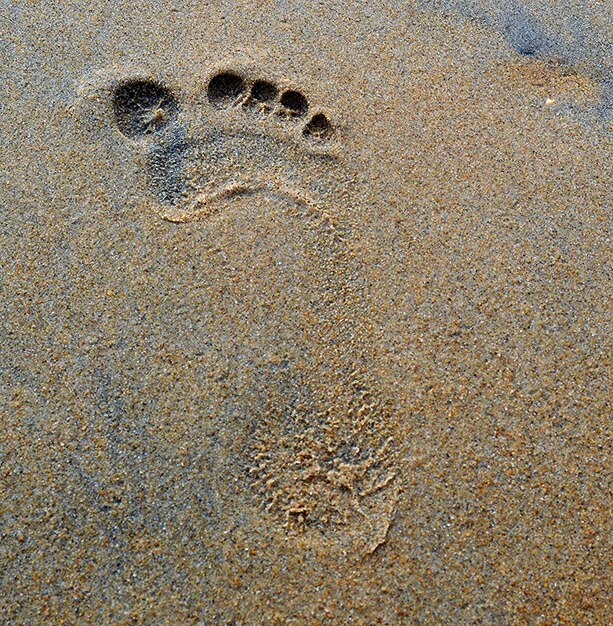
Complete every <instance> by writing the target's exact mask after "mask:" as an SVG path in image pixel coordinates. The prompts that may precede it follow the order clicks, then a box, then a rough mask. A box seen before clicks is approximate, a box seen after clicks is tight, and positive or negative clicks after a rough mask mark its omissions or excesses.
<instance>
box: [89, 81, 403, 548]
mask: <svg viewBox="0 0 613 626" xmlns="http://www.w3.org/2000/svg"><path fill="white" fill-rule="evenodd" d="M114 84H115V85H116V84H117V83H111V84H110V85H108V86H106V87H105V88H104V92H103V93H105V94H108V96H110V98H109V99H107V100H106V103H107V105H106V106H105V108H104V109H103V110H102V115H104V116H105V117H104V118H103V119H108V120H109V121H111V120H113V119H114V122H115V124H116V126H117V127H118V129H119V130H120V131H121V133H123V135H125V136H126V137H136V138H138V137H143V136H147V135H152V136H151V138H150V140H148V141H140V142H130V143H127V145H128V147H129V148H131V149H132V150H133V151H134V152H135V155H136V157H137V160H138V162H139V163H141V164H143V165H144V167H145V169H144V171H143V178H142V180H143V183H144V184H145V185H146V186H147V189H146V194H145V196H146V197H147V200H146V201H147V202H149V201H151V203H152V208H153V210H154V211H155V212H156V213H157V214H158V215H159V216H160V217H161V218H162V219H164V220H167V221H169V222H173V223H175V224H183V223H194V222H203V232H204V233H205V234H206V237H207V238H209V239H211V240H214V241H215V242H216V243H215V245H214V246H212V247H211V250H213V249H215V250H216V251H218V252H220V253H223V257H224V259H234V260H233V261H228V262H227V267H232V268H235V267H236V268H240V271H239V272H237V273H233V278H232V279H231V280H229V281H228V282H227V284H224V277H223V276H221V277H216V278H215V280H217V281H221V282H220V283H219V284H220V285H223V289H220V290H219V294H220V296H219V297H220V300H219V302H217V301H216V300H215V298H213V297H212V300H211V301H210V302H209V304H208V305H207V306H210V307H211V310H213V311H214V310H217V309H215V307H219V308H218V310H219V311H220V312H222V313H223V314H221V315H212V317H214V318H215V319H218V320H220V321H219V324H220V326H219V328H220V329H221V330H220V333H222V334H223V333H226V331H227V329H228V328H231V329H232V330H231V332H230V333H229V334H230V335H232V334H233V333H234V334H236V332H235V330H234V328H235V326H236V325H235V324H234V323H233V322H232V320H233V319H234V320H241V321H240V323H241V324H246V326H245V328H246V329H248V328H249V324H253V326H252V328H253V329H254V332H253V336H254V337H255V336H256V335H257V337H258V340H257V341H254V342H253V345H249V343H248V342H247V343H244V342H243V341H242V339H241V337H240V336H237V337H236V338H235V343H236V345H235V346H234V347H231V348H228V347H226V346H224V348H223V349H224V350H228V354H233V352H232V351H233V350H235V351H236V354H237V355H240V357H241V358H240V359H234V358H232V359H229V361H228V362H229V363H231V366H229V370H228V371H229V374H228V376H230V375H232V376H233V377H235V378H236V380H237V381H239V382H240V384H237V385H236V386H232V387H231V388H232V389H235V390H236V397H234V394H231V395H232V397H231V399H230V400H229V401H230V402H231V404H232V406H233V407H234V406H240V407H241V411H243V409H244V411H243V413H244V414H245V415H247V416H249V420H247V421H248V423H249V424H250V425H247V424H245V429H246V430H251V432H250V433H249V441H248V442H246V443H245V447H244V450H243V452H239V454H241V455H242V454H243V453H244V459H243V460H242V465H241V464H239V465H237V467H239V466H241V467H242V468H243V469H242V471H241V478H240V479H241V480H245V481H246V484H245V486H246V487H247V486H250V489H246V490H245V492H246V493H250V494H251V495H250V496H249V497H250V498H251V499H252V500H253V501H254V503H256V504H257V505H258V506H259V505H261V511H262V514H265V515H267V516H269V517H270V518H271V519H273V520H275V521H276V522H278V523H279V524H280V525H281V526H282V527H284V528H285V529H286V531H287V532H288V533H289V534H291V535H293V536H298V535H303V536H304V537H305V540H307V541H311V540H316V541H319V540H322V541H324V542H325V543H326V544H327V545H328V544H329V545H333V544H334V543H335V542H338V545H339V546H342V549H343V550H344V549H345V547H347V546H354V547H355V549H356V550H358V551H360V552H362V553H363V552H373V551H374V550H376V549H377V548H378V546H380V545H382V544H383V543H384V542H385V541H386V538H387V533H388V530H389V528H390V524H391V523H392V520H393V517H394V512H395V508H396V502H397V499H398V494H399V485H398V483H399V482H400V481H399V480H397V478H396V475H397V469H396V468H397V462H396V454H397V452H396V448H395V444H394V442H393V439H392V438H391V436H390V435H391V433H390V432H389V424H390V422H392V415H391V407H390V406H388V403H387V401H386V399H385V397H384V395H383V394H382V393H379V390H378V384H377V381H375V380H371V379H370V375H368V374H367V373H364V374H362V373H360V372H361V370H362V365H359V366H357V367H356V369H355V370H354V366H353V364H354V363H356V361H359V362H361V363H363V362H365V360H366V359H367V358H368V356H367V355H368V354H369V353H370V348H369V347H368V346H369V345H370V344H369V340H368V337H366V336H365V337H364V338H362V337H361V333H362V329H363V328H366V327H367V325H366V324H363V323H362V321H361V317H360V315H361V313H360V310H361V306H362V305H361V304H360V302H361V298H362V297H363V296H362V293H363V292H362V291H361V287H359V285H361V284H362V283H361V279H360V276H359V268H358V265H359V264H358V263H357V261H356V258H355V255H354V254H353V252H352V251H351V249H350V241H349V240H350V230H349V227H348V226H347V225H346V224H345V216H347V215H348V214H349V213H350V211H351V207H350V206H348V204H347V196H346V191H347V189H349V188H351V189H354V190H355V193H356V194H357V193H360V192H359V191H358V183H359V180H360V174H359V172H358V171H357V170H356V169H355V168H353V167H351V164H350V162H348V161H347V160H344V159H342V158H341V156H340V154H339V150H338V148H340V143H339V141H338V140H339V139H340V138H339V135H340V133H339V132H338V128H339V127H338V126H337V125H336V123H334V122H333V121H331V119H330V118H329V117H328V115H327V113H324V112H322V110H321V109H320V108H319V106H317V104H315V103H313V102H311V103H310V102H309V101H308V100H307V98H306V97H305V95H304V93H303V91H302V89H300V90H297V89H294V88H290V87H287V86H282V87H280V86H279V85H288V83H285V82H282V81H279V82H277V81H273V80H270V79H267V78H266V75H265V74H263V73H262V74H260V75H257V74H256V75H255V76H253V75H251V74H250V72H249V71H243V70H242V69H238V70H224V71H221V72H217V73H215V74H213V77H212V78H211V79H210V81H209V83H208V85H207V87H206V88H205V89H206V90H205V97H204V98H199V99H198V98H192V99H190V98H189V97H187V98H186V99H185V101H184V103H182V106H181V107H180V106H179V103H178V100H177V99H176V98H175V96H174V95H173V93H172V92H171V91H170V90H169V89H168V88H166V87H164V86H163V85H162V84H160V83H158V82H154V81H151V80H143V79H140V78H133V79H131V80H130V79H125V78H121V83H120V84H119V86H117V87H115V86H114ZM93 100H94V99H92V100H91V101H92V102H93ZM100 101H102V99H101V98H99V99H96V102H100ZM109 104H110V105H111V106H112V109H113V111H114V116H112V115H110V113H111V112H110V107H109ZM188 104H189V105H191V106H193V109H191V108H190V106H188ZM313 105H314V106H313ZM256 111H257V112H259V113H261V114H259V115H252V114H249V113H250V112H256ZM179 112H180V116H179ZM107 116H108V117H107ZM284 119H292V120H294V123H285V122H284ZM100 126H102V125H99V126H98V127H100ZM158 131H159V132H158ZM332 137H334V142H329V140H330V139H331V138H332ZM212 220H215V222H212ZM206 222H209V223H210V224H211V223H212V226H213V227H212V228H209V227H208V226H207V225H206ZM216 225H219V226H220V228H216V227H215V226H216ZM197 230H198V229H196V228H195V227H194V228H186V229H185V232H186V237H190V236H193V235H194V233H195V232H197ZM186 248H188V246H186ZM180 253H181V254H183V253H185V254H186V255H189V254H191V252H190V251H189V250H187V249H186V250H184V251H183V252H180ZM193 254H194V255H195V256H194V259H200V258H201V257H200V252H199V251H197V250H196V248H194V252H193ZM234 254H236V256H235V257H233V255H234ZM194 267H196V261H195V260H194ZM224 267H226V265H224ZM232 271H233V272H234V270H232ZM355 285H358V288H357V291H356V290H354V289H353V286H355ZM211 293H213V292H211ZM214 293H217V291H216V290H215V291H214ZM227 293H228V294H233V295H232V297H229V296H227V295H226V294H227ZM215 297H216V296H215ZM234 302H236V306H237V307H238V308H237V309H236V310H234V308H233V306H234V305H233V304H232V303H234ZM245 318H247V319H245ZM341 320H342V321H341ZM217 336H221V335H217ZM224 336H225V335H224ZM233 341H234V340H233ZM270 346H274V351H275V355H274V359H276V358H277V356H278V357H279V359H280V361H279V362H282V363H284V365H283V368H278V369H275V368H276V365H275V367H274V368H273V366H272V365H271V366H270V368H268V366H267V363H268V359H269V356H268V355H269V352H270ZM271 363H272V362H271ZM275 363H276V361H275ZM348 367H349V368H351V369H350V370H348V369H347V368H348ZM358 369H359V370H360V371H358ZM269 370H270V371H269ZM229 388H230V387H229ZM232 410H234V409H232ZM264 512H265V513H264Z"/></svg>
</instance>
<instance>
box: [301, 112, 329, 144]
mask: <svg viewBox="0 0 613 626" xmlns="http://www.w3.org/2000/svg"><path fill="white" fill-rule="evenodd" d="M302 134H303V135H304V136H305V137H313V138H315V139H330V137H332V135H333V134H334V129H333V128H332V124H330V120H328V118H327V117H326V116H325V115H324V114H323V113H317V114H316V115H314V116H313V117H312V118H311V120H310V122H308V124H307V125H306V126H305V127H304V130H303V131H302Z"/></svg>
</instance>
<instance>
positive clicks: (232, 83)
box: [207, 72, 246, 108]
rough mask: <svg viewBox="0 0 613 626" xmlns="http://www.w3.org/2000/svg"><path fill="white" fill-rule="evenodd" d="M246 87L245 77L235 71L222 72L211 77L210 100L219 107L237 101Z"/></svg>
mask: <svg viewBox="0 0 613 626" xmlns="http://www.w3.org/2000/svg"><path fill="white" fill-rule="evenodd" d="M245 89H246V85H245V79H244V78H243V77H242V76H239V75H238V74H235V73H234V72H222V73H221V74H217V76H214V77H213V78H212V79H211V82H210V83H209V86H208V92H207V93H208V98H209V102H210V103H211V104H212V105H213V106H216V107H218V108H222V107H226V106H230V105H232V104H234V103H235V102H236V100H237V99H238V98H239V96H241V95H242V94H243V93H244V92H245Z"/></svg>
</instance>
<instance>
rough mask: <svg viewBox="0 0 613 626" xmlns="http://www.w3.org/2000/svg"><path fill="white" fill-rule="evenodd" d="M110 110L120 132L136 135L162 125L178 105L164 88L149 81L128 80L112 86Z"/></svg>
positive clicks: (141, 134)
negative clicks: (113, 91)
mask: <svg viewBox="0 0 613 626" xmlns="http://www.w3.org/2000/svg"><path fill="white" fill-rule="evenodd" d="M113 110H114V113H115V121H116V123H117V127H118V128H119V130H120V131H121V133H122V134H124V135H125V136H126V137H131V138H136V137H142V136H145V135H149V134H151V133H153V132H155V131H157V130H159V129H160V128H162V127H163V126H166V125H167V124H168V123H169V122H170V121H171V120H172V119H174V118H175V117H176V115H177V113H178V110H179V107H178V104H177V101H176V99H175V97H174V96H173V94H172V93H171V92H170V90H168V89H167V88H166V87H164V86H162V85H159V84H158V83H156V82H154V81H150V80H132V81H129V82H125V83H122V84H120V85H119V86H118V87H117V88H116V89H115V93H114V94H113Z"/></svg>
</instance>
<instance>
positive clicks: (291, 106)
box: [280, 89, 309, 117]
mask: <svg viewBox="0 0 613 626" xmlns="http://www.w3.org/2000/svg"><path fill="white" fill-rule="evenodd" d="M280 102H281V107H282V109H281V111H282V113H284V114H285V115H288V116H290V117H304V116H305V115H306V114H307V111H308V110H309V103H308V101H307V99H306V98H305V97H304V96H303V95H302V94H301V93H300V92H299V91H295V90H294V89H288V90H287V91H284V92H283V93H282V94H281V100H280Z"/></svg>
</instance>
